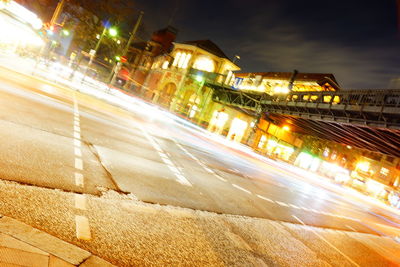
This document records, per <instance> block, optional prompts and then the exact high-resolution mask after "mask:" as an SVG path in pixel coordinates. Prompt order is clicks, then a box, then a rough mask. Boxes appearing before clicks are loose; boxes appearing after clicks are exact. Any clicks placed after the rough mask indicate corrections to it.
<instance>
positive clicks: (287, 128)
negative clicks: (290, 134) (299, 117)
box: [282, 125, 290, 131]
mask: <svg viewBox="0 0 400 267" xmlns="http://www.w3.org/2000/svg"><path fill="white" fill-rule="evenodd" d="M282 130H284V131H290V127H289V126H287V125H285V126H283V127H282Z"/></svg>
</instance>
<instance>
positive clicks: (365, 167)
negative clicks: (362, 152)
mask: <svg viewBox="0 0 400 267" xmlns="http://www.w3.org/2000/svg"><path fill="white" fill-rule="evenodd" d="M356 168H357V169H359V170H360V171H363V172H368V170H369V162H368V161H361V162H359V163H357V166H356Z"/></svg>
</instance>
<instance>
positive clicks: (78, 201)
mask: <svg viewBox="0 0 400 267" xmlns="http://www.w3.org/2000/svg"><path fill="white" fill-rule="evenodd" d="M75 208H77V209H79V210H86V197H85V195H83V194H75Z"/></svg>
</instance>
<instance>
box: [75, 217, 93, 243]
mask: <svg viewBox="0 0 400 267" xmlns="http://www.w3.org/2000/svg"><path fill="white" fill-rule="evenodd" d="M75 227H76V237H77V238H78V239H81V240H90V239H91V238H92V235H91V234H90V226H89V220H88V218H86V217H85V216H80V215H75Z"/></svg>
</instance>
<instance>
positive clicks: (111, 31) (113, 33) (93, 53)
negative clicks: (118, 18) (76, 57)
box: [82, 27, 118, 82]
mask: <svg viewBox="0 0 400 267" xmlns="http://www.w3.org/2000/svg"><path fill="white" fill-rule="evenodd" d="M106 33H107V27H104V29H103V32H102V33H101V35H100V36H99V35H98V34H97V35H96V38H97V39H99V40H98V41H97V44H96V47H95V48H94V49H93V50H91V51H90V59H89V63H88V65H87V66H86V69H85V73H84V74H83V78H82V82H83V81H84V80H85V77H86V74H87V71H88V69H89V68H90V66H91V65H92V63H93V60H94V58H95V56H96V54H97V50H99V47H100V44H101V41H102V40H103V38H104V36H105V35H106ZM108 33H109V35H110V36H112V37H115V36H117V35H118V31H117V29H116V28H115V27H111V28H109V29H108Z"/></svg>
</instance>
